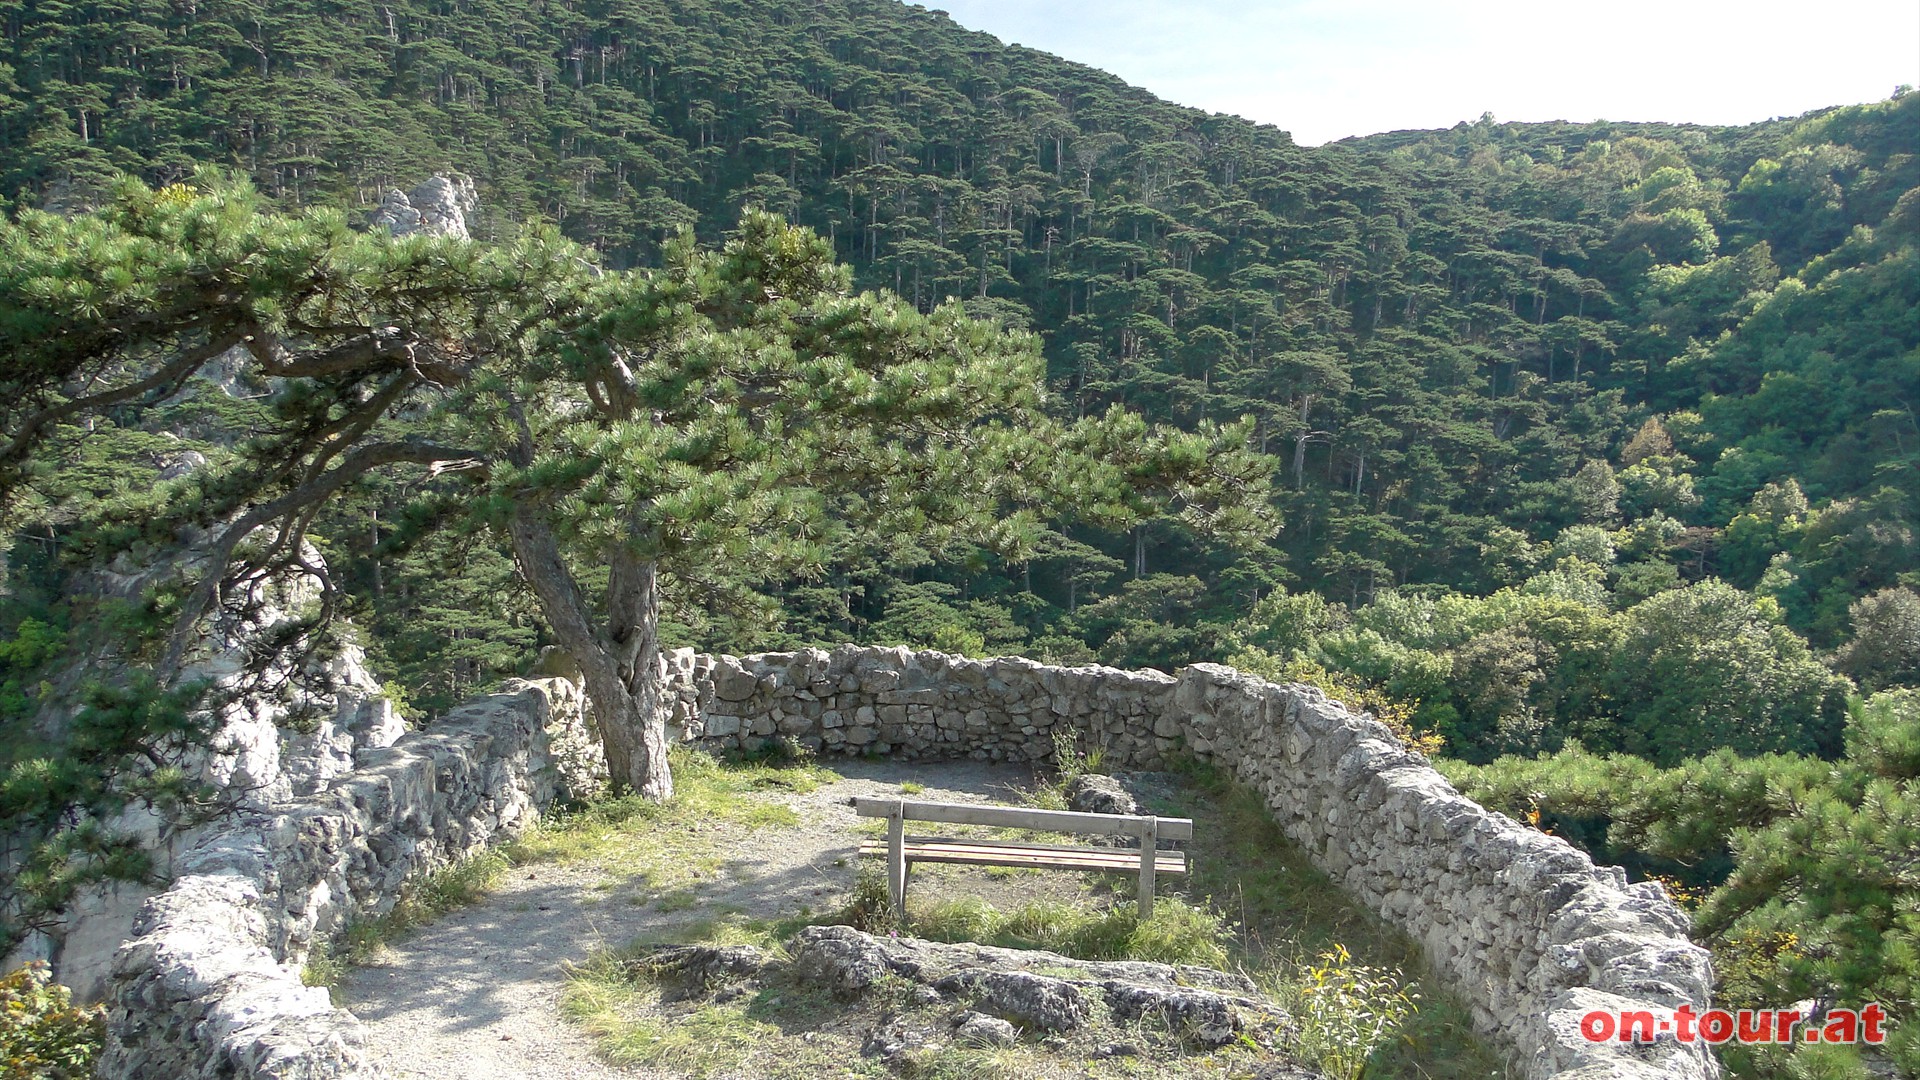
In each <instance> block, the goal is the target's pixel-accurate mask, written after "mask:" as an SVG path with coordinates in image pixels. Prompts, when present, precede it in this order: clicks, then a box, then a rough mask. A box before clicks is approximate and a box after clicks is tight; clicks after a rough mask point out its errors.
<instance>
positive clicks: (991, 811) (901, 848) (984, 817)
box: [847, 797, 1193, 919]
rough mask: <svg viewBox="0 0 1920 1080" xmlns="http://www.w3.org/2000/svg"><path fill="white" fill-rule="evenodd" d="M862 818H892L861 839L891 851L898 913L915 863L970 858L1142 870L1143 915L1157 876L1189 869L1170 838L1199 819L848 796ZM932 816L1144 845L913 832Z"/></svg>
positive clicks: (1187, 834)
mask: <svg viewBox="0 0 1920 1080" xmlns="http://www.w3.org/2000/svg"><path fill="white" fill-rule="evenodd" d="M847 801H848V802H849V803H850V804H852V806H853V808H854V809H855V810H856V811H858V812H859V814H860V816H861V817H877V818H886V819H887V838H886V840H884V841H881V840H869V841H867V842H865V843H863V844H861V845H860V854H862V855H880V854H885V855H886V857H887V898H888V899H889V900H890V901H891V902H892V904H893V913H894V917H895V918H902V917H904V916H905V915H906V910H907V867H908V866H910V865H911V864H913V863H916V862H927V863H968V864H971V865H975V866H1014V867H1024V868H1042V869H1053V870H1121V871H1131V872H1135V873H1137V874H1138V875H1139V879H1140V886H1139V907H1140V917H1141V918H1143V919H1145V918H1150V917H1152V915H1153V879H1154V876H1155V875H1156V874H1184V873H1186V872H1187V856H1186V853H1185V852H1182V851H1162V850H1160V846H1159V842H1160V841H1162V840H1191V839H1193V819H1192V818H1163V817H1154V816H1152V815H1142V816H1132V815H1122V814H1077V813H1071V812H1068V811H1065V810H1030V809H1026V808H1024V807H1014V806H982V805H980V804H978V803H937V802H913V801H911V800H907V799H872V798H861V797H855V798H852V799H848V800H847ZM909 821H930V822H939V823H941V824H946V825H988V826H995V827H998V828H1004V829H1032V830H1036V831H1039V832H1061V833H1093V834H1095V835H1097V836H1127V837H1132V838H1133V839H1135V840H1137V841H1139V843H1140V847H1139V848H1138V849H1134V848H1109V847H1067V846H1062V845H1055V844H1023V843H1015V842H1012V841H1006V840H972V839H954V838H951V837H942V836H908V835H907V830H906V823H907V822H909Z"/></svg>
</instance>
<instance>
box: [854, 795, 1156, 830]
mask: <svg viewBox="0 0 1920 1080" xmlns="http://www.w3.org/2000/svg"><path fill="white" fill-rule="evenodd" d="M849 801H851V802H852V803H853V807H854V809H855V810H856V811H857V812H858V813H859V814H860V816H861V817H892V816H893V815H894V814H895V813H899V814H900V816H901V817H902V818H905V819H906V820H908V821H935V822H940V823H942V824H947V825H990V826H997V827H999V828H1004V829H1036V830H1039V831H1041V832H1063V833H1092V834H1094V835H1096V836H1139V835H1140V831H1141V826H1142V825H1143V824H1144V823H1145V822H1147V821H1152V822H1153V823H1154V825H1155V828H1154V833H1155V835H1156V836H1157V837H1158V838H1159V839H1161V840H1191V839H1193V819H1192V818H1168V817H1157V816H1155V815H1152V814H1140V815H1127V814H1080V813H1075V812H1072V811H1068V810H1034V809H1029V808H1027V807H1023V806H982V805H980V804H979V803H940V802H914V801H913V800H910V799H875V798H867V797H864V796H856V797H854V798H853V799H851V800H849Z"/></svg>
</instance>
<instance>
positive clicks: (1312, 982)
mask: <svg viewBox="0 0 1920 1080" xmlns="http://www.w3.org/2000/svg"><path fill="white" fill-rule="evenodd" d="M1281 996H1282V998H1283V999H1285V1000H1286V1002H1287V1004H1288V1006H1289V1007H1290V1008H1291V1009H1292V1011H1293V1016H1294V1019H1295V1020H1297V1021H1298V1022H1299V1024H1300V1049H1301V1052H1302V1053H1303V1054H1304V1055H1305V1056H1306V1057H1307V1059H1308V1060H1310V1061H1313V1062H1316V1063H1317V1064H1318V1065H1319V1066H1320V1068H1321V1069H1322V1070H1324V1071H1325V1072H1326V1073H1327V1075H1329V1076H1332V1077H1333V1078H1334V1080H1360V1078H1361V1077H1363V1076H1365V1075H1366V1073H1367V1063H1368V1062H1369V1061H1370V1060H1371V1059H1372V1058H1373V1055H1374V1052H1375V1051H1377V1050H1379V1049H1381V1048H1382V1047H1384V1046H1385V1045H1386V1044H1387V1042H1388V1040H1390V1039H1392V1038H1393V1036H1394V1034H1395V1033H1396V1032H1397V1031H1399V1029H1400V1026H1401V1025H1402V1024H1403V1023H1405V1022H1406V1020H1407V1019H1408V1018H1409V1017H1411V1016H1412V1015H1413V1014H1414V1013H1415V1012H1416V1011H1418V1006H1417V1005H1416V1003H1415V996H1416V995H1414V994H1413V993H1412V992H1410V991H1409V990H1407V989H1406V987H1405V985H1404V984H1403V983H1402V981H1401V979H1400V977H1399V976H1397V975H1395V974H1393V973H1391V972H1387V971H1382V970H1379V969H1377V968H1370V967H1362V966H1360V965H1358V964H1355V963H1354V962H1353V957H1351V956H1350V955H1348V953H1347V950H1346V948H1345V947H1344V946H1340V945H1335V946H1334V947H1333V949H1332V950H1331V951H1329V952H1324V953H1321V954H1320V963H1319V964H1317V965H1315V966H1312V967H1308V968H1305V969H1304V970H1302V971H1301V972H1300V973H1299V975H1298V976H1297V977H1296V978H1295V979H1294V980H1293V981H1292V982H1291V983H1290V984H1289V985H1287V986H1286V987H1284V988H1283V989H1282V994H1281Z"/></svg>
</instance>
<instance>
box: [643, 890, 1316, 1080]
mask: <svg viewBox="0 0 1920 1080" xmlns="http://www.w3.org/2000/svg"><path fill="white" fill-rule="evenodd" d="M628 971H629V974H631V975H632V976H634V977H636V978H639V979H644V980H647V981H650V982H653V983H655V984H657V985H659V986H660V987H661V988H662V989H663V990H664V991H666V994H665V996H666V997H668V998H670V999H677V1000H697V999H703V998H710V999H713V1000H717V1001H728V1000H733V999H736V998H739V997H742V996H744V995H746V994H749V993H755V992H758V991H760V990H762V989H764V988H767V987H771V986H776V985H783V984H784V985H794V986H799V987H805V988H811V989H813V990H815V991H824V992H826V993H829V994H831V995H833V996H835V997H837V998H841V999H857V998H862V997H867V996H871V995H875V994H882V993H884V994H886V995H889V996H890V997H891V998H892V999H893V1000H894V1001H896V1002H898V1005H899V1007H897V1008H888V1009H884V1010H881V1011H879V1012H878V1013H868V1014H867V1016H868V1020H867V1025H868V1030H867V1031H865V1033H864V1038H862V1040H861V1042H862V1052H863V1053H865V1054H867V1055H869V1056H872V1057H879V1058H882V1059H891V1058H894V1057H897V1056H900V1055H902V1054H906V1053H908V1052H911V1051H918V1050H923V1049H927V1048H929V1047H935V1046H938V1045H941V1044H943V1043H945V1044H953V1045H960V1046H974V1047H991V1046H1009V1045H1012V1044H1014V1043H1016V1042H1019V1041H1021V1040H1023V1039H1029V1040H1038V1041H1040V1042H1041V1043H1043V1044H1044V1045H1046V1046H1047V1047H1049V1048H1050V1049H1053V1050H1055V1051H1057V1052H1060V1053H1081V1054H1085V1055H1086V1056H1088V1057H1113V1056H1121V1055H1133V1054H1139V1053H1142V1052H1144V1051H1145V1049H1146V1048H1144V1047H1142V1046H1140V1045H1139V1044H1138V1042H1137V1041H1134V1040H1139V1039H1143V1038H1158V1039H1159V1040H1161V1041H1162V1042H1163V1043H1164V1044H1166V1045H1171V1046H1179V1047H1183V1048H1187V1049H1191V1050H1194V1051H1206V1050H1212V1049H1215V1048H1218V1047H1221V1046H1225V1045H1227V1044H1228V1043H1233V1042H1240V1043H1242V1044H1243V1045H1256V1046H1260V1047H1263V1048H1267V1049H1269V1050H1272V1051H1273V1052H1274V1055H1276V1056H1278V1055H1280V1054H1281V1051H1280V1050H1279V1049H1278V1048H1282V1047H1286V1046H1288V1045H1290V1044H1291V1043H1292V1042H1293V1041H1294V1040H1295V1037H1296V1036H1297V1029H1296V1027H1295V1025H1294V1023H1293V1020H1292V1018H1291V1017H1289V1016H1288V1015H1287V1013H1286V1011H1285V1010H1283V1009H1281V1008H1280V1007H1279V1006H1277V1005H1275V1004H1273V1003H1272V1002H1270V1001H1268V1000H1266V999H1265V998H1264V997H1262V996H1261V994H1260V991H1259V990H1258V989H1257V988H1256V987H1255V986H1254V985H1253V983H1252V981H1250V980H1249V979H1247V978H1246V976H1244V975H1236V974H1229V973H1227V972H1222V971H1215V970H1213V969H1211V968H1204V967H1195V966H1191V965H1184V964H1181V965H1174V964H1156V963H1147V962H1142V961H1134V960H1110V961H1095V960H1076V959H1074V958H1072V957H1069V956H1062V955H1060V954H1059V953H1051V952H1042V951H1038V950H1022V949H999V948H993V947H990V946H985V945H973V944H957V945H946V944H940V943H936V942H931V941H922V940H919V939H917V938H906V937H894V936H888V937H878V936H875V935H872V934H867V933H863V932H861V931H859V930H856V929H854V928H853V927H850V926H810V927H807V928H806V929H804V930H801V931H800V932H799V933H798V934H796V935H794V937H793V939H792V940H791V941H789V942H788V943H787V947H786V949H785V955H784V956H782V955H778V954H774V953H769V952H766V951H764V950H761V949H758V948H754V947H753V946H747V945H718V946H706V945H669V946H659V947H656V948H654V949H652V950H649V951H647V952H645V953H642V954H641V955H639V956H637V957H635V958H633V959H631V960H629V961H628ZM1257 1075H1258V1076H1260V1077H1262V1078H1264V1080H1318V1078H1321V1077H1322V1075H1323V1074H1321V1073H1319V1072H1316V1071H1314V1070H1312V1069H1307V1068H1303V1067H1301V1066H1299V1065H1297V1064H1294V1063H1292V1062H1289V1061H1284V1060H1273V1061H1269V1062H1267V1063H1266V1064H1265V1065H1263V1067H1262V1069H1261V1071H1259V1072H1258V1073H1257Z"/></svg>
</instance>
